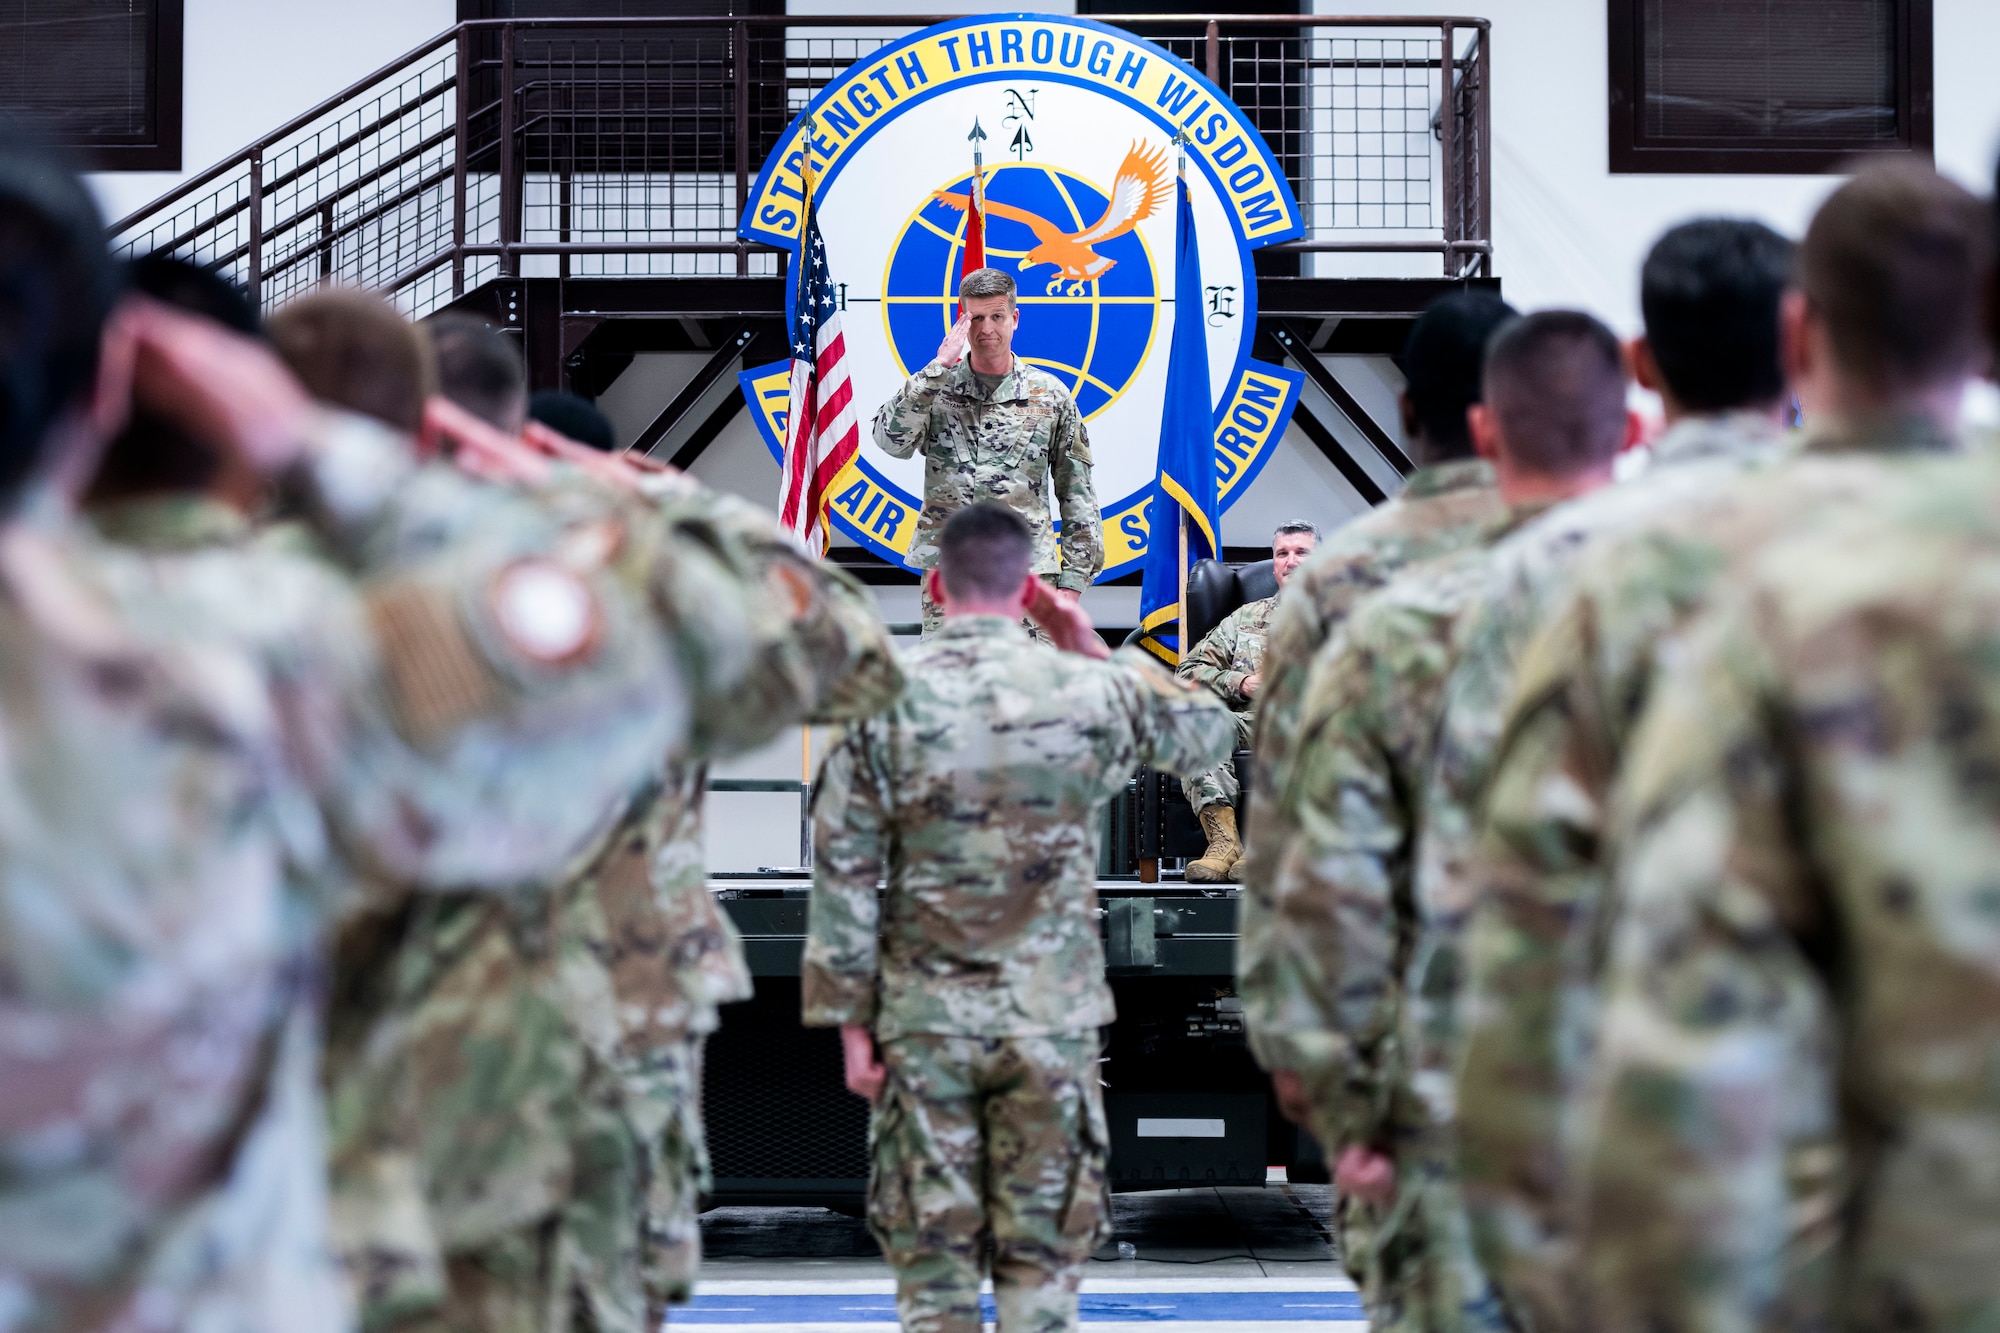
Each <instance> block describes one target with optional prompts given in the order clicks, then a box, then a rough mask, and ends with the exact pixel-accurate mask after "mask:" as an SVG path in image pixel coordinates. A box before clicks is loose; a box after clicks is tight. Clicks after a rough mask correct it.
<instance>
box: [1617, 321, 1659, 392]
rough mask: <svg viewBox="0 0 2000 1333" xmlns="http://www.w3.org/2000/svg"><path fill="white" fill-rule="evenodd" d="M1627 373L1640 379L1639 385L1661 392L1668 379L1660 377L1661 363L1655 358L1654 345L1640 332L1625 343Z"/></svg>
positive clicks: (1635, 378) (1633, 377)
mask: <svg viewBox="0 0 2000 1333" xmlns="http://www.w3.org/2000/svg"><path fill="white" fill-rule="evenodd" d="M1625 373H1626V374H1627V375H1629V376H1630V377H1631V378H1632V379H1634V380H1636V381H1638V384H1639V387H1640V388H1642V389H1647V390H1650V391H1651V392H1653V393H1660V392H1661V391H1662V390H1663V389H1664V388H1665V386H1666V381H1665V380H1664V379H1662V378H1661V377H1660V363H1659V362H1658V361H1656V360H1654V359H1653V345H1652V344H1651V343H1649V342H1647V341H1646V336H1645V335H1644V334H1640V335H1639V336H1638V337H1636V338H1632V339H1628V340H1627V341H1626V343H1625Z"/></svg>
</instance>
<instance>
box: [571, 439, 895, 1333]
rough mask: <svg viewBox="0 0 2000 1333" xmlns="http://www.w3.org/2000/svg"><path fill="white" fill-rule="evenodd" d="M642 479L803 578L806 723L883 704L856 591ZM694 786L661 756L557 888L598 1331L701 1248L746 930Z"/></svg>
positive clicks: (575, 1234)
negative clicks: (722, 1018)
mask: <svg viewBox="0 0 2000 1333" xmlns="http://www.w3.org/2000/svg"><path fill="white" fill-rule="evenodd" d="M645 489H646V490H647V491H648V492H649V493H650V494H652V495H653V496H654V498H655V499H656V500H657V501H658V502H659V503H660V504H661V505H662V506H663V507H664V508H665V509H666V510H668V511H669V512H687V513H699V514H701V515H703V516H704V517H705V518H706V520H707V521H709V522H711V523H713V524H714V525H715V526H716V527H718V528H719V529H722V530H724V531H726V532H727V533H728V534H729V535H730V537H731V538H732V539H733V540H735V541H736V542H738V543H739V544H740V545H741V546H742V547H743V548H744V549H745V550H746V551H747V552H748V554H749V558H750V559H751V560H752V561H753V562H755V563H756V564H757V565H758V566H759V567H762V568H766V569H767V570H768V568H769V567H770V566H773V565H784V566H786V567H787V568H788V569H789V570H791V571H792V572H793V573H794V574H796V576H797V577H798V578H799V579H800V580H801V581H802V582H803V583H804V584H805V585H806V586H807V587H808V588H809V589H810V592H811V595H812V601H813V612H812V614H810V615H809V616H806V617H803V618H802V619H801V620H800V622H799V623H798V625H797V634H798V638H799V641H800V644H801V645H802V647H803V649H804V652H805V657H806V660H807V662H808V663H809V665H810V667H811V670H812V672H813V677H814V679H813V683H812V687H811V691H810V693H811V698H812V700H813V713H812V716H811V717H810V719H809V720H810V721H811V722H813V723H838V722H844V721H847V720H849V719H852V718H854V717H858V716H864V715H867V714H870V713H875V712H879V711H880V710H881V709H883V708H885V707H887V706H888V705H889V704H891V703H892V702H894V700H895V698H896V697H897V696H898V695H899V694H900V693H901V691H902V685H903V682H902V674H901V671H900V669H899V668H898V666H897V664H896V661H895V657H894V652H893V650H892V649H891V647H890V644H889V639H888V635H887V632H886V631H885V629H884V628H883V626H882V623H881V619H880V617H879V616H878V615H877V614H876V612H875V609H874V602H873V599H872V598H870V597H869V595H868V593H867V590H866V589H864V588H862V587H860V586H859V585H858V584H856V583H854V582H853V581H852V580H851V579H850V578H849V577H848V576H846V575H845V574H843V573H841V572H840V571H839V570H837V569H834V568H833V567H831V566H829V565H825V564H822V563H820V562H818V561H812V560H807V559H805V558H803V557H802V556H801V555H800V553H799V549H798V547H797V545H796V544H795V543H794V542H792V541H791V540H790V539H788V538H787V537H785V536H784V535H783V534H782V533H781V531H780V530H779V528H778V525H777V521H776V519H775V518H774V517H773V516H772V515H771V514H769V513H768V512H767V511H765V510H762V509H759V508H758V507H757V506H755V505H751V504H749V503H747V502H745V501H742V500H738V499H735V498H734V497H731V496H727V495H723V494H720V493H718V492H714V491H709V490H707V489H705V488H702V487H699V486H698V485H696V484H694V483H692V482H690V481H687V480H686V479H684V478H680V477H672V476H659V477H648V478H646V485H645ZM705 786H706V768H705V766H703V765H700V764H696V763H689V762H679V761H677V762H674V763H672V764H670V765H669V768H668V771H667V774H666V777H665V780H664V781H663V782H661V783H659V784H658V785H657V786H656V787H654V788H652V789H650V790H649V791H648V792H647V793H645V794H643V795H642V796H641V797H640V798H639V799H637V800H635V801H634V802H633V804H632V806H631V808H630V809H629V810H628V812H627V814H626V817H625V819H624V821H623V822H622V823H621V825H620V827H619V828H618V829H617V830H616V832H614V834H613V835H612V836H611V838H610V839H609V840H608V841H607V844H606V847H605V850H604V853H603V854H602V855H601V856H600V857H599V858H598V859H597V861H596V862H595V863H593V864H592V865H591V867H590V868H589V869H588V870H587V871H586V872H585V873H584V874H583V875H581V876H579V877H578V878H577V879H576V880H575V881H574V882H572V883H571V884H569V885H566V886H564V887H563V889H561V890H559V894H560V896H561V898H562V905H561V907H560V908H559V910H560V911H561V913H562V916H561V923H560V925H559V926H558V942H557V945H556V956H557V960H558V961H557V968H556V975H555V982H556V987H557V992H558V995H559V998H560V1002H561V1003H562V1005H563V1007H564V1010H565V1012H566V1013H567V1014H568V1015H569V1017H570V1019H571V1021H572V1023H573V1024H574V1025H575V1026H576V1028H577V1030H578V1031H579V1033H580V1034H581V1036H582V1038H583V1042H584V1045H585V1047H586V1049H587V1051H588V1053H589V1056H590V1058H591V1060H592V1061H593V1062H594V1065H595V1067H596V1068H597V1069H598V1070H601V1071H602V1077H601V1078H600V1079H599V1080H598V1081H601V1082H603V1083H606V1084H610V1085H614V1086H613V1087H607V1088H604V1089H601V1090H598V1091H597V1093H596V1095H594V1096H592V1097H589V1098H587V1099H586V1106H585V1121H584V1124H585V1134H584V1138H583V1139H582V1140H581V1141H580V1142H579V1145H578V1148H577V1160H578V1163H579V1167H580V1168H581V1167H582V1166H583V1165H584V1164H586V1163H595V1164H597V1166H598V1169H597V1170H595V1171H594V1172H592V1173H590V1175H589V1177H588V1179H589V1186H588V1187H587V1188H580V1189H579V1190H578V1191H577V1192H576V1194H575V1196H574V1197H573V1198H572V1200H571V1203H570V1205H569V1207H568V1208H567V1209H566V1210H565V1214H564V1217H565V1228H564V1229H565V1233H566V1237H567V1239H568V1241H569V1251H570V1254H571V1255H572V1257H573V1258H574V1260H575V1262H576V1265H577V1271H578V1274H579V1285H580V1286H581V1287H582V1289H583V1290H584V1292H585V1293H586V1294H587V1296H588V1298H589V1299H590V1301H591V1303H592V1305H593V1308H594V1310H595V1312H596V1319H597V1323H598V1327H599V1329H600V1330H602V1329H609V1328H613V1327H617V1326H618V1325H619V1324H620V1323H621V1322H631V1320H630V1315H631V1314H632V1313H635V1312H633V1311H631V1310H630V1298H631V1295H632V1293H633V1291H634V1290H635V1289H643V1290H644V1292H645V1295H646V1299H647V1303H649V1304H651V1305H652V1306H654V1307H656V1308H657V1307H658V1306H659V1305H662V1304H665V1303H668V1302H671V1301H683V1300H686V1299H687V1298H688V1296H689V1294H690V1293H691V1290H692V1287H693V1283H694V1277H695V1270H696V1267H697V1265H698V1263H699V1260H700V1254H701V1249H700V1229H699V1226H698V1225H697V1222H696V1203H697V1200H698V1199H699V1197H700V1195H701V1192H702V1191H703V1190H704V1189H705V1188H707V1183H708V1181H707V1176H708V1166H707V1149H706V1144H705V1138H704V1135H703V1130H702V1121H701V1083H700V1080H701V1065H702V1047H703V1043H704V1041H705V1040H706V1038H707V1035H708V1034H709V1033H711V1032H713V1031H714V1030H715V1028H716V1025H717V1022H718V1015H717V1012H716V1011H717V1008H718V1007H719V1006H720V1005H722V1004H725V1003H728V1002H729V1001H732V1000H740V999H747V998H748V997H749V995H750V993H751V985H750V973H749V968H748V965H747V964H746V962H745V960H744V957H743V948H742V941H741V939H740V938H739V937H738V936H737V933H736V929H735V927H734V926H733V925H732V924H731V923H730V921H729V918H728V917H727V916H726V915H725V914H724V913H723V912H722V911H721V910H720V908H719V907H718V906H717V905H716V903H715V900H714V898H713V897H711V895H710V894H709V892H708V885H707V877H706V875H705V873H704V868H703V864H702V840H701V809H702V801H703V798H704V789H705ZM580 1174H582V1173H581V1171H580ZM620 1206H623V1207H624V1208H625V1209H626V1211H625V1212H624V1213H623V1214H616V1209H617V1208H618V1207H620ZM635 1275H636V1276H635ZM640 1313H642V1312H640Z"/></svg>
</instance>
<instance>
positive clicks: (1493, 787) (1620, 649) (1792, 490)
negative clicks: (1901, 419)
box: [1456, 423, 1954, 1329]
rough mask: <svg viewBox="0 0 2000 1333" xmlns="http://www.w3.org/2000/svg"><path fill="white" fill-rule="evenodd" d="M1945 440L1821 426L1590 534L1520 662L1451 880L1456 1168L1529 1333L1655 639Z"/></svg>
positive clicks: (1588, 1036) (1555, 1263) (1558, 1217)
mask: <svg viewBox="0 0 2000 1333" xmlns="http://www.w3.org/2000/svg"><path fill="white" fill-rule="evenodd" d="M1953 447H1954V443H1953V442H1952V441H1950V440H1948V439H1945V438H1943V437H1940V436H1939V435H1937V434H1936V433H1935V432H1934V431H1931V430H1928V429H1924V428H1920V427H1917V426H1915V425H1914V424H1912V425H1910V426H1907V427H1898V428H1895V429H1892V430H1890V431H1888V432H1887V433H1880V432H1866V433H1857V432H1856V431H1855V430H1853V429H1852V428H1848V427H1843V426H1842V425H1841V424H1840V423H1826V424H1823V425H1822V426H1821V427H1820V428H1818V429H1817V430H1815V431H1814V432H1813V433H1812V434H1811V435H1810V436H1809V437H1808V438H1807V439H1806V440H1805V441H1804V442H1803V444H1802V445H1801V446H1799V448H1798V449H1797V450H1796V451H1794V452H1793V453H1790V454H1787V455H1785V456H1784V457H1782V458H1781V459H1780V460H1778V461H1776V462H1773V463H1771V464H1769V465H1752V466H1751V467H1750V468H1749V469H1748V470H1747V471H1746V472H1745V473H1744V474H1743V475H1741V476H1738V477H1736V478H1734V479H1733V480H1727V481H1719V482H1718V483H1717V484H1716V485H1715V486H1714V487H1713V488H1712V489H1710V490H1708V491H1707V492H1706V493H1705V494H1700V495H1690V496H1688V497H1687V498H1685V500H1683V501H1682V502H1679V503H1676V504H1673V505H1670V506H1668V507H1667V508H1665V509H1663V510H1661V511H1660V512H1658V513H1657V514H1654V515H1653V516H1651V517H1650V518H1648V519H1646V520H1644V521H1643V522H1641V523H1639V524H1637V525H1636V526H1635V527H1634V528H1633V530H1631V531H1629V532H1627V533H1626V534H1624V535H1623V536H1621V537H1620V538H1619V539H1618V540H1617V541H1615V542H1608V543H1606V544H1605V545H1604V546H1603V548H1602V549H1601V550H1600V551H1599V552H1598V553H1596V554H1594V555H1593V558H1592V559H1591V560H1590V561H1589V563H1588V564H1587V565H1586V566H1585V567H1584V568H1582V569H1581V570H1580V571H1579V572H1578V574H1577V575H1576V578H1575V586H1574V588H1573V589H1572V590H1570V591H1569V592H1568V593H1566V594H1565V595H1564V596H1563V597H1562V598H1560V599H1558V601H1557V602H1556V603H1555V605H1554V606H1552V608H1551V609H1550V612H1549V614H1548V616H1547V618H1546V619H1545V621H1544V623H1543V625H1542V626H1541V628H1540V629H1539V630H1538V631H1537V632H1536V634H1535V635H1534V636H1533V638H1532V639H1531V640H1530V641H1529V643H1528V644H1527V646H1526V647H1525V648H1524V649H1523V650H1522V651H1521V653H1520V655H1519V658H1518V666H1517V668H1516V676H1515V681H1514V686H1513V695H1512V699H1511V702H1510V703H1509V704H1508V706H1507V707H1506V709H1505V720H1504V722H1503V723H1502V725H1501V727H1500V729H1499V731H1498V733H1497V734H1498V736H1499V743H1498V745H1497V748H1496V749H1495V751H1494V760H1493V765H1492V769H1491V773H1490V775H1489V777H1488V779H1487V781H1486V783H1485V798H1484V807H1483V812H1482V816H1481V823H1480V827H1479V830H1478V832H1477V833H1476V835H1475V838H1474V843H1473V852H1472V857H1471V861H1470V863H1469V864H1468V865H1467V866H1466V869H1465V875H1466V876H1467V878H1468V880H1469V882H1471V883H1473V884H1474V885H1476V886H1477V887H1476V891H1475V896H1476V904H1475V907H1474V910H1473V915H1472V919H1471V922H1470V923H1469V925H1468V926H1467V928H1466V933H1465V938H1464V945H1463V947H1464V966H1465V971H1466V979H1465V983H1464V989H1463V992H1462V994H1463V1004H1462V1006H1461V1007H1460V1011H1459V1013H1460V1022H1461V1025H1462V1040H1463V1043H1464V1046H1463V1053H1462V1056H1461V1059H1460V1061H1459V1063H1458V1076H1457V1086H1456V1109H1457V1113H1458V1125H1459V1130H1458V1138H1459V1150H1460V1169H1461V1176H1462V1180H1463V1184H1464V1189H1465V1195H1466V1201H1467V1206H1468V1210H1469V1212H1470V1215H1471V1220H1472V1226H1473V1236H1474V1241H1475V1244H1476V1246H1477V1247H1478V1251H1479V1254H1480V1257H1481V1259H1482V1261H1483V1262H1484V1263H1485V1264H1486V1266H1487V1270H1488V1271H1489V1272H1490V1273H1492V1274H1493V1276H1494V1279H1495V1281H1496V1282H1497V1283H1498V1284H1499V1285H1500V1287H1501V1289H1502V1290H1503V1292H1504V1293H1505V1295H1506V1298H1507V1300H1508V1303H1509V1305H1510V1307H1512V1308H1513V1309H1514V1310H1515V1311H1516V1312H1517V1313H1518V1314H1519V1315H1520V1316H1521V1317H1522V1318H1523V1319H1524V1321H1526V1322H1528V1323H1530V1324H1531V1325H1532V1326H1533V1327H1536V1328H1539V1329H1554V1328H1562V1327H1565V1326H1568V1325H1569V1323H1570V1320H1571V1297H1570V1293H1569V1277H1570V1271H1571V1268H1570V1242H1569V1240H1568V1234H1569V1233H1568V1227H1567V1225H1566V1223H1565V1220H1564V1217H1565V1209H1566V1207H1567V1204H1566V1202H1565V1200H1566V1198H1567V1185H1566V1183H1565V1168H1564V1165H1563V1163H1564V1157H1565V1151H1564V1147H1563V1144H1564V1141H1565V1137H1566V1135H1567V1134H1568V1133H1569V1132H1570V1131H1569V1130H1568V1129H1567V1128H1566V1127H1565V1106H1566V1104H1567V1103H1568V1101H1569V1092H1570V1090H1571V1089H1573V1087H1574V1086H1575V1080H1576V1078H1577V1076H1578V1072H1579V1070H1580V1069H1581V1068H1582V1066H1583V1064H1584V1062H1585V1061H1586V1060H1587V1058H1588V1052H1589V1049H1590V1045H1591V1042H1592V1039H1593V1038H1592V1034H1593V1033H1594V1031H1595V1026H1596V1019H1595V1013H1596V1008H1597V998H1596V997H1597V990H1598V978H1599V975H1600V973H1601V967H1602V962H1601V959H1602V940H1603V933H1604V931H1605V930H1606V929H1608V923H1609V921H1610V920H1611V918H1612V917H1613V916H1614V915H1615V910H1614V908H1613V906H1612V904H1611V903H1610V902H1609V901H1608V900H1607V897H1606V893H1605V890H1604V876H1603V869H1602V855H1603V853H1602V847H1603V838H1604V833H1603V825H1604V810H1605V799H1606V793H1607V792H1608V790H1609V787H1610V784H1611V782H1612V781H1613V780H1614V779H1615V777H1616V776H1617V773H1618V769H1619V767H1620V764H1621V757H1622V754H1623V751H1624V745H1625V739H1626V736H1627V735H1628V733H1629V730H1630V727H1631V725H1632V723H1633V721H1634V720H1635V719H1636V717H1637V716H1638V714H1639V712H1640V711H1641V710H1642V709H1643V707H1644V705H1645V701H1646V690H1647V682H1648V680H1649V678H1650V675H1651V671H1652V667H1653V664H1654V663H1655V661H1656V660H1657V659H1658V655H1659V654H1660V652H1661V651H1662V648H1663V644H1664V643H1665V642H1666V641H1668V640H1669V638H1670V637H1671V636H1672V635H1673V633H1674V632H1675V631H1676V630H1677V629H1678V628H1679V627H1680V626H1682V625H1684V624H1685V623H1686V621H1687V620H1688V618H1689V617H1690V616H1692V615H1693V614H1694V613H1695V612H1697V611H1698V610H1699V609H1700V608H1701V607H1702V606H1704V605H1705V604H1706V602H1707V600H1708V599H1709V597H1710V596H1711V595H1712V593H1713V591H1714V590H1715V589H1716V588H1717V587H1719V586H1721V585H1722V584H1723V583H1724V582H1725V581H1726V579H1727V576H1728V573H1729V571H1730V570H1731V569H1732V568H1733V567H1735V566H1736V565H1738V564H1739V563H1740V562H1741V561H1742V560H1743V559H1744V558H1745V557H1746V556H1747V554H1748V553H1749V552H1751V551H1754V550H1755V549H1756V548H1757V547H1759V546H1760V545H1762V544H1763V543H1764V542H1766V541H1767V540H1769V538H1770V537H1771V535H1772V534H1773V533H1774V532H1775V531H1777V530H1779V529H1781V528H1782V527H1784V526H1786V525H1790V526H1792V527H1793V528H1798V527H1800V526H1803V525H1807V524H1810V523H1813V522H1816V521H1819V520H1820V519H1821V518H1822V516H1825V515H1830V514H1837V513H1839V512H1841V511H1842V510H1844V509H1846V508H1849V507H1851V506H1852V505H1854V504H1857V503H1861V502H1865V501H1866V500H1867V499H1868V497H1869V496H1870V495H1872V494H1873V493H1875V492H1876V491H1877V490H1879V489H1880V488H1881V487H1883V486H1885V485H1887V484H1889V482H1890V480H1891V479H1892V478H1893V477H1895V476H1896V475H1897V474H1898V473H1899V472H1900V471H1902V470H1903V469H1906V468H1907V467H1908V466H1910V461H1909V460H1908V459H1903V458H1898V457H1897V456H1898V455H1916V456H1924V455H1929V454H1934V453H1936V452H1938V451H1941V450H1949V449H1951V448H1953Z"/></svg>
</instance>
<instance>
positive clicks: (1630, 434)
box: [1618, 407, 1646, 454]
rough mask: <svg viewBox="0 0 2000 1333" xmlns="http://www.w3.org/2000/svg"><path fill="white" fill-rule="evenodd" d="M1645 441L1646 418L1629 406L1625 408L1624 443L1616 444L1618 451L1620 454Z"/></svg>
mask: <svg viewBox="0 0 2000 1333" xmlns="http://www.w3.org/2000/svg"><path fill="white" fill-rule="evenodd" d="M1645 442H1646V418H1644V417H1642V416H1640V415H1639V414H1638V413H1637V412H1634V411H1633V410H1632V409H1631V408H1629V407H1628V408H1626V409H1625V443H1623V444H1621V445H1619V446H1618V452H1619V453H1621V454H1622V453H1624V452H1625V451H1626V450H1627V449H1636V448H1638V447H1639V446H1640V445H1642V444H1644V443H1645Z"/></svg>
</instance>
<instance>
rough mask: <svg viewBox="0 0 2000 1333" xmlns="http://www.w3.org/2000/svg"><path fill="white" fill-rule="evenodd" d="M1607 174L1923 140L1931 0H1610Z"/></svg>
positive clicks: (1737, 165) (1769, 160)
mask: <svg viewBox="0 0 2000 1333" xmlns="http://www.w3.org/2000/svg"><path fill="white" fill-rule="evenodd" d="M1610 6H1611V13H1610V25H1609V26H1610V34H1611V53H1610V55H1611V62H1610V63H1611V157H1612V164H1611V165H1612V170H1614V171H1746V172H1748V171H1781V172H1796V171H1828V170H1834V169H1837V168H1838V167H1839V166H1840V165H1841V163H1842V162H1844V161H1845V160H1846V159H1847V158H1849V157H1851V156H1852V155H1853V154H1856V153H1866V152H1881V151H1903V152H1909V151H1916V152H1926V151H1928V150H1929V148H1930V142H1931V123H1930V105H1931V32H1930V27H1931V7H1930V3H1929V0H1757V2H1756V3H1754V4H1746V3H1744V2H1743V0H1610Z"/></svg>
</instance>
